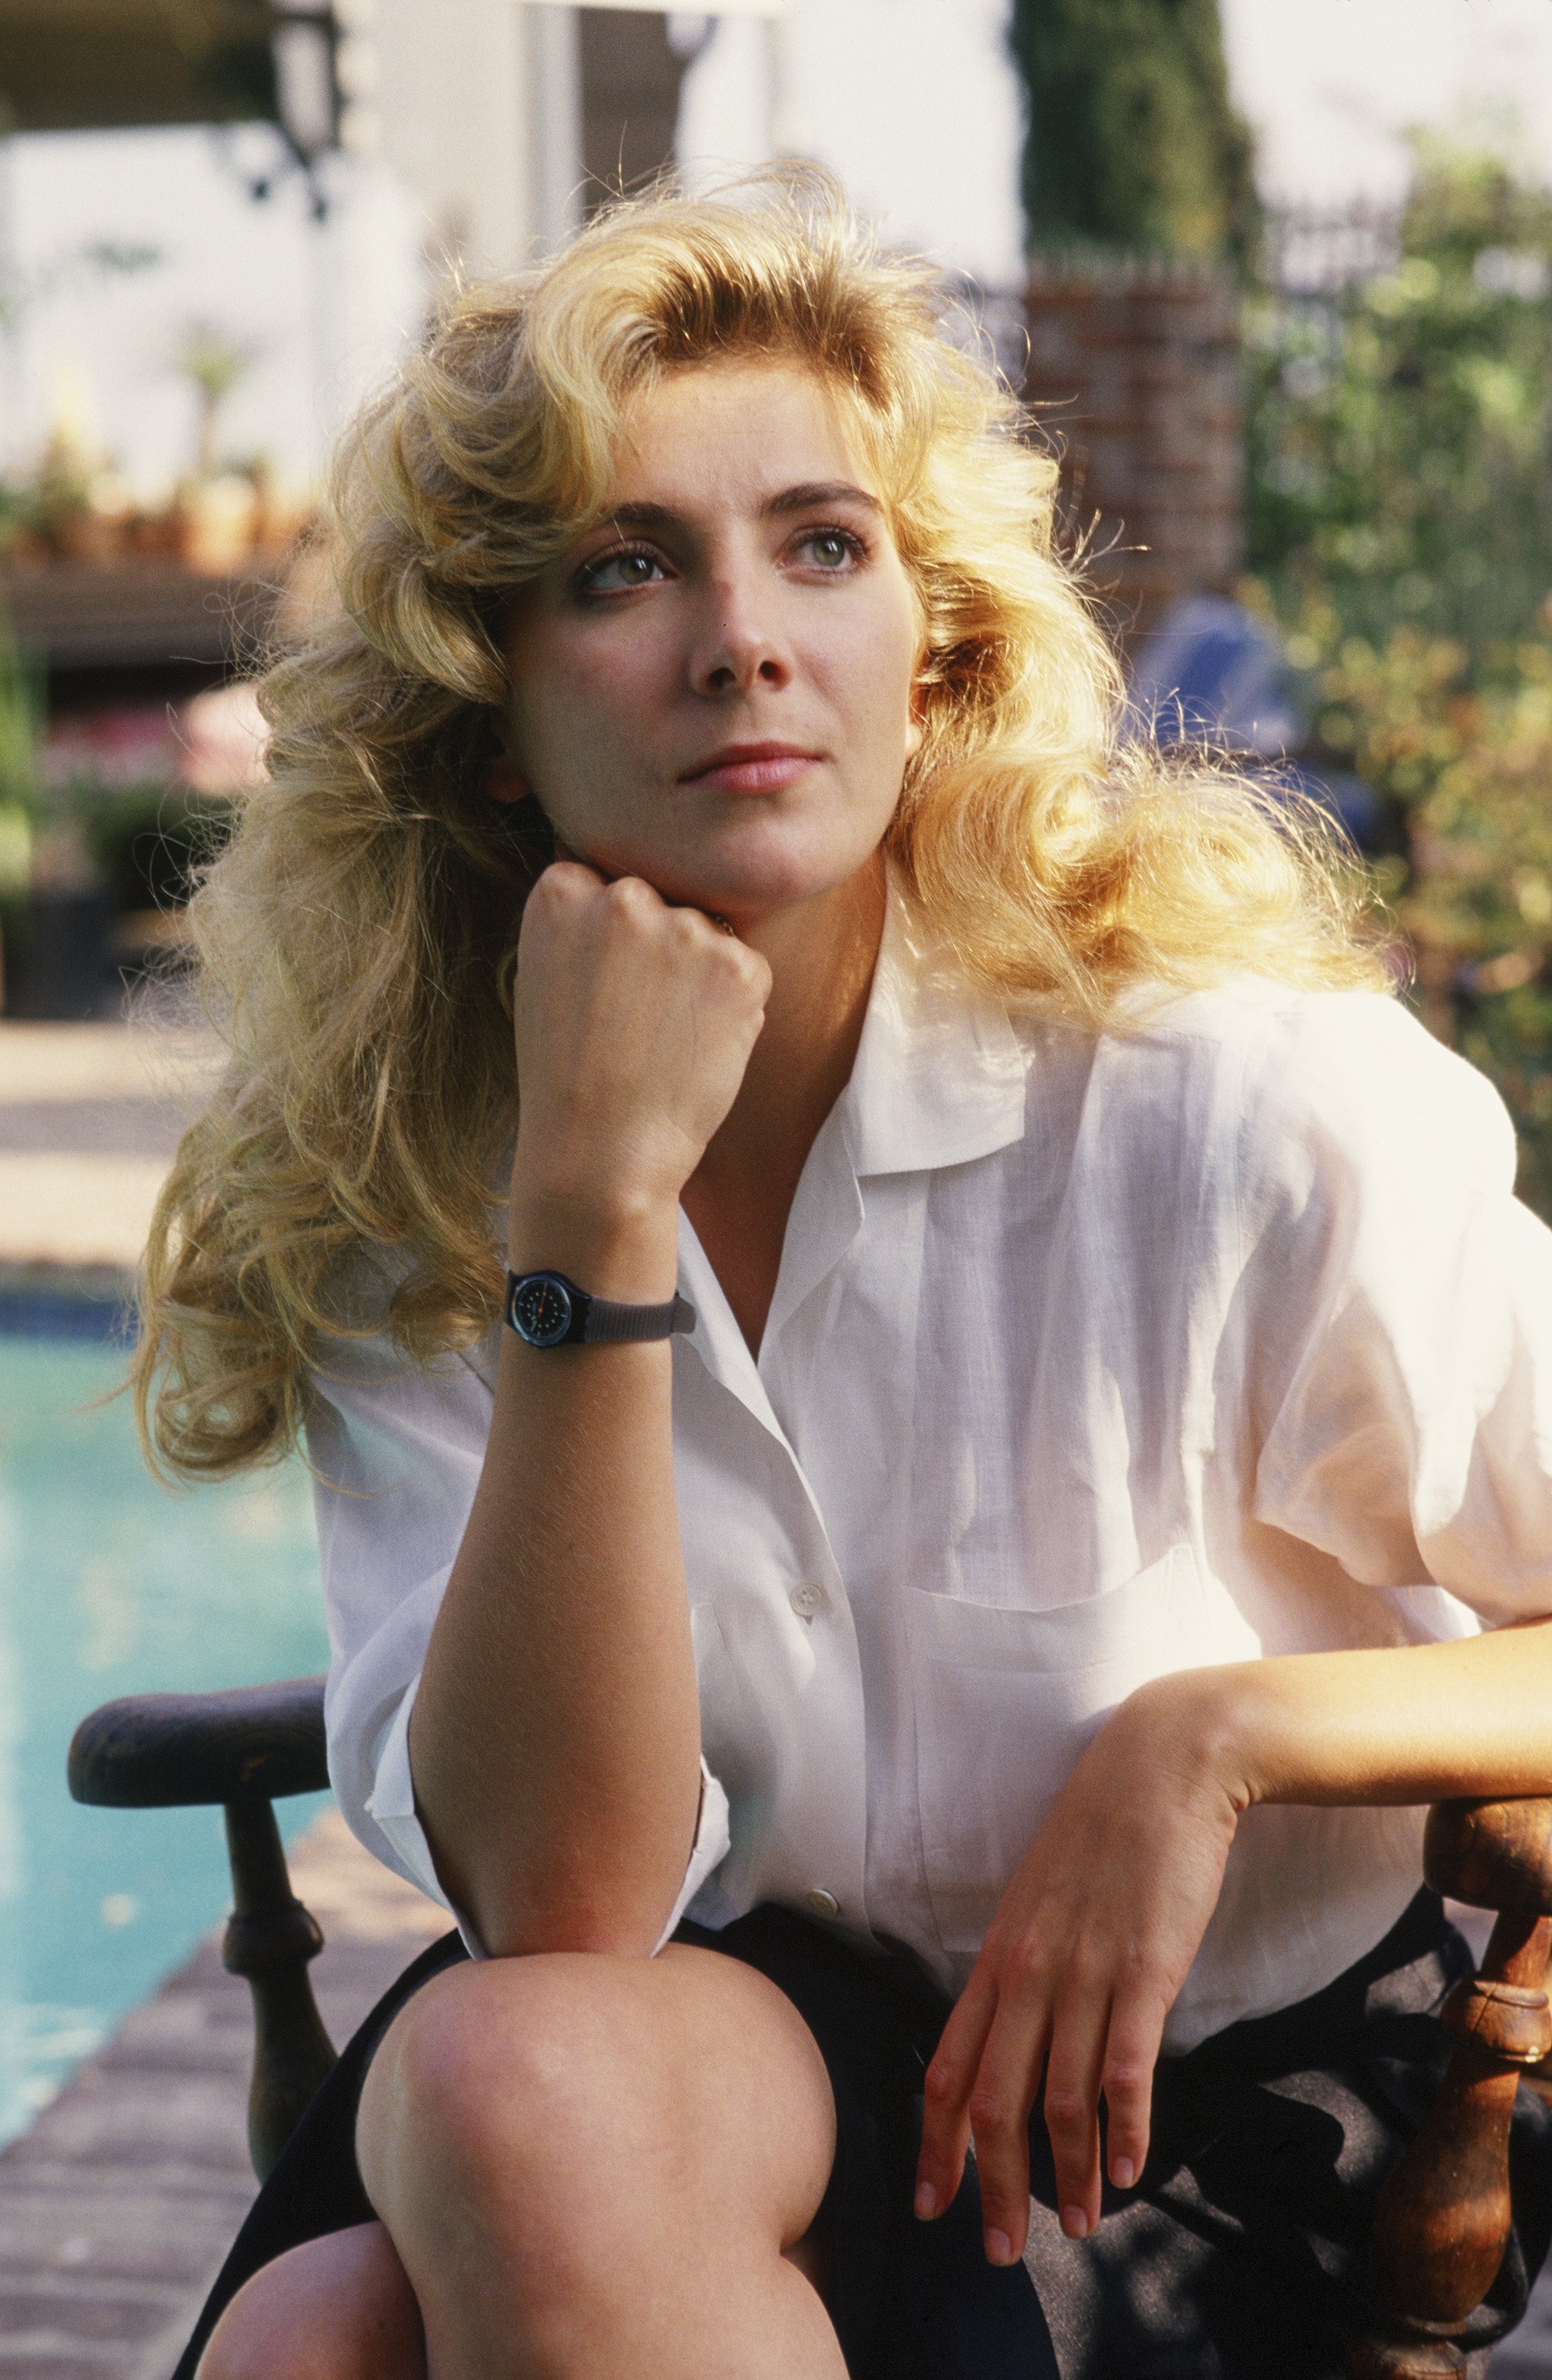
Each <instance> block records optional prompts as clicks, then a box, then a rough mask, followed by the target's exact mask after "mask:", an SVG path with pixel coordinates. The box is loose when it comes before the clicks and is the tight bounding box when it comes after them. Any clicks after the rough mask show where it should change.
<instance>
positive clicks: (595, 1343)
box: [582, 1291, 696, 1347]
mask: <svg viewBox="0 0 1552 2380" xmlns="http://www.w3.org/2000/svg"><path fill="white" fill-rule="evenodd" d="M584 1295H587V1296H588V1310H587V1312H586V1314H585V1315H584V1316H583V1318H582V1344H583V1345H584V1346H585V1347H605V1346H609V1345H611V1344H614V1345H618V1344H619V1343H620V1342H623V1341H626V1340H635V1339H671V1338H673V1334H674V1332H675V1331H676V1330H694V1329H695V1326H696V1310H695V1307H694V1306H693V1305H691V1304H690V1301H689V1299H688V1298H687V1297H681V1296H680V1295H679V1293H678V1292H677V1291H675V1292H674V1294H673V1296H672V1297H671V1298H670V1299H669V1300H668V1303H667V1304H666V1305H620V1304H618V1303H616V1302H615V1301H614V1300H613V1299H612V1298H608V1297H593V1296H591V1295H588V1293H587V1292H584Z"/></svg>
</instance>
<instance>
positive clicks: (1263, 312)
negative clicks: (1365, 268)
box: [1246, 137, 1552, 660]
mask: <svg viewBox="0 0 1552 2380" xmlns="http://www.w3.org/2000/svg"><path fill="white" fill-rule="evenodd" d="M1414 159H1415V170H1414V178H1413V188H1412V193H1411V196H1410V199H1409V200H1408V202H1407V204H1406V206H1405V207H1404V209H1403V210H1402V212H1401V214H1400V221H1399V224H1398V225H1397V240H1396V253H1395V256H1394V259H1393V261H1391V262H1390V264H1389V265H1388V269H1385V270H1382V271H1379V272H1377V273H1372V274H1369V275H1366V276H1364V277H1363V278H1357V279H1354V280H1353V281H1352V283H1351V284H1350V285H1347V286H1345V287H1339V288H1338V289H1336V290H1334V291H1315V292H1311V293H1309V294H1307V295H1304V296H1300V295H1299V294H1297V293H1293V292H1290V291H1288V290H1264V291H1263V292H1261V293H1260V294H1259V295H1257V296H1255V297H1254V298H1253V299H1252V301H1251V303H1250V305H1249V307H1248V309H1247V315H1246V334H1247V335H1246V349H1247V368H1248V373H1249V386H1248V392H1247V393H1248V397H1249V407H1248V420H1249V429H1250V443H1249V555H1250V565H1251V568H1252V569H1253V570H1254V571H1255V573H1256V574H1257V575H1258V576H1259V577H1262V578H1263V579H1264V580H1265V581H1266V582H1267V584H1268V586H1270V587H1271V588H1272V589H1273V591H1274V593H1275V595H1276V597H1277V598H1278V601H1279V609H1280V610H1283V611H1285V612H1287V611H1296V610H1297V608H1298V605H1299V603H1300V601H1301V600H1302V598H1303V593H1304V591H1305V590H1306V589H1316V590H1318V593H1319V596H1320V597H1321V599H1322V600H1323V601H1328V602H1329V603H1330V604H1332V605H1333V606H1334V607H1335V609H1336V610H1337V612H1338V613H1340V617H1341V619H1342V621H1343V623H1344V624H1345V625H1346V626H1347V627H1348V628H1349V629H1350V630H1352V631H1354V632H1356V633H1357V634H1359V635H1363V636H1368V637H1378V638H1379V639H1380V640H1382V641H1383V639H1384V638H1385V637H1387V636H1388V634H1389V632H1390V630H1391V629H1392V628H1393V627H1394V626H1396V625H1399V624H1400V622H1402V621H1411V622H1414V623H1415V624H1416V625H1417V626H1418V627H1419V628H1420V629H1422V630H1425V631H1426V632H1431V633H1434V634H1437V635H1442V636H1446V637H1457V638H1459V639H1460V640H1461V642H1462V643H1463V644H1464V645H1465V646H1466V648H1467V650H1468V651H1469V652H1470V653H1471V654H1472V655H1473V660H1474V658H1475V657H1476V656H1477V655H1479V654H1480V653H1481V652H1482V651H1483V650H1484V649H1485V647H1487V646H1489V645H1491V644H1493V643H1494V642H1496V641H1501V640H1503V639H1513V638H1516V637H1522V636H1524V635H1526V634H1527V633H1529V632H1530V631H1531V629H1532V628H1533V626H1534V622H1535V618H1536V613H1537V610H1538V607H1539V606H1540V605H1541V603H1542V602H1543V601H1544V599H1545V598H1546V592H1547V589H1548V587H1549V586H1552V444H1549V433H1552V306H1549V305H1548V303H1547V299H1548V296H1549V294H1552V190H1546V189H1543V188H1536V187H1534V185H1532V184H1530V183H1528V182H1527V181H1525V180H1523V179H1522V177H1520V176H1518V175H1517V174H1515V173H1514V172H1513V171H1512V169H1511V168H1510V166H1509V165H1508V164H1505V163H1504V161H1503V160H1502V159H1501V158H1498V157H1495V156H1492V155H1488V154H1483V153H1481V152H1475V151H1472V150H1466V149H1461V148H1456V147H1451V146H1450V145H1449V144H1448V143H1446V142H1445V141H1443V140H1439V139H1437V138H1436V137H1429V138H1421V137H1420V138H1418V139H1417V140H1416V141H1415V142H1414Z"/></svg>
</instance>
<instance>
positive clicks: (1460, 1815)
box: [1348, 1800, 1552, 2380]
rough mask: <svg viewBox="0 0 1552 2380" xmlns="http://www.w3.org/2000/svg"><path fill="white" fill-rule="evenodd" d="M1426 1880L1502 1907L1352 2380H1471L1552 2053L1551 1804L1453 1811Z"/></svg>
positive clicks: (1377, 2238) (1396, 2196) (1461, 2016)
mask: <svg viewBox="0 0 1552 2380" xmlns="http://www.w3.org/2000/svg"><path fill="white" fill-rule="evenodd" d="M1424 1874H1425V1876H1426V1878H1427V1881H1428V1882H1429V1883H1430V1884H1431V1885H1432V1886H1433V1887H1434V1888H1435V1889H1436V1890H1437V1891H1438V1892H1441V1893H1446V1894H1448V1895H1449V1897H1450V1898H1451V1899H1453V1900H1463V1901H1466V1902H1468V1903H1469V1904H1470V1905H1471V1906H1473V1908H1478V1909H1490V1910H1493V1911H1495V1912H1497V1916H1496V1920H1495V1923H1494V1926H1493V1932H1492V1936H1491V1937H1490V1939H1489V1941H1488V1944H1487V1949H1486V1952H1485V1956H1484V1958H1483V1961H1482V1967H1481V1971H1480V1973H1478V1974H1476V1975H1475V1976H1472V1977H1468V1978H1467V1979H1466V1980H1465V1981H1464V1982H1462V1983H1460V1984H1458V1985H1456V1987H1455V1989H1454V1990H1453V1991H1452V1992H1451V1993H1450V1994H1449V1998H1448V1999H1447V2000H1446V2001H1445V2004H1444V2007H1443V2008H1442V2010H1440V2012H1439V2014H1440V2021H1441V2022H1442V2023H1443V2025H1444V2028H1445V2030H1446V2032H1447V2033H1448V2034H1449V2035H1450V2037H1451V2039H1452V2042H1453V2045H1454V2046H1453V2048H1452V2050H1451V2053H1450V2059H1449V2069H1448V2070H1447V2072H1446V2074H1445V2078H1444V2081H1443V2083H1442V2084H1441V2085H1440V2088H1439V2093H1438V2096H1437V2099H1436V2100H1435V2102H1434V2105H1433V2107H1431V2108H1430V2109H1429V2111H1428V2114H1427V2116H1426V2117H1425V2119H1424V2121H1423V2124H1422V2125H1421V2127H1420V2128H1419V2130H1418V2132H1417V2134H1416V2136H1415V2138H1414V2139H1413V2142H1412V2143H1411V2144H1410V2146H1409V2147H1408V2148H1407V2150H1406V2151H1405V2153H1404V2155H1402V2156H1401V2158H1400V2161H1399V2163H1398V2164H1397V2165H1396V2167H1395V2168H1394V2169H1393V2170H1392V2172H1391V2173H1390V2174H1389V2176H1388V2179H1387V2180H1386V2183H1385V2186H1384V2188H1383V2190H1382V2191H1381V2192H1380V2196H1379V2202H1378V2205H1377V2207H1376V2215H1375V2228H1374V2240H1373V2266H1374V2276H1375V2282H1376V2296H1377V2301H1378V2305H1379V2309H1380V2314H1381V2325H1380V2327H1379V2328H1378V2329H1377V2330H1376V2331H1375V2332H1373V2333H1371V2334H1370V2335H1368V2336H1367V2337H1365V2338H1361V2339H1358V2340H1356V2341H1355V2342H1354V2343H1353V2346H1352V2350H1350V2354H1349V2362H1348V2368H1349V2371H1350V2373H1351V2374H1352V2375H1353V2380H1443V2375H1449V2374H1458V2373H1462V2372H1464V2371H1465V2369H1466V2363H1465V2358H1464V2356H1463V2355H1462V2353H1461V2349H1460V2348H1459V2347H1458V2346H1457V2345H1456V2343H1455V2342H1456V2340H1457V2339H1458V2338H1460V2336H1461V2333H1462V2332H1463V2331H1464V2329H1465V2327H1466V2325H1467V2323H1468V2322H1469V2320H1470V2318H1471V2316H1472V2314H1473V2313H1474V2312H1475V2311H1476V2308H1477V2307H1478V2306H1479V2305H1480V2304H1481V2302H1482V2301H1483V2299H1484V2298H1485V2296H1486V2294H1487V2292H1488V2290H1489V2289H1491V2288H1492V2286H1493V2283H1494V2281H1495V2280H1496V2279H1497V2273H1498V2267H1499V2265H1501V2264H1502V2262H1503V2255H1504V2249H1505V2247H1506V2245H1507V2243H1508V2240H1509V2234H1510V2222H1511V2210H1510V2192H1509V2127H1510V2117H1511V2116H1512V2114H1513V2111H1514V2100H1515V2094H1516V2093H1517V2091H1518V2089H1519V2087H1520V2083H1521V2081H1522V2079H1523V2078H1526V2077H1528V2076H1530V2074H1531V2070H1532V2069H1534V2068H1535V2067H1537V2066H1539V2065H1541V2064H1542V2062H1543V2061H1544V2060H1546V2058H1547V2053H1548V2051H1552V2013H1549V2011H1548V2007H1547V2000H1546V1991H1545V1988H1544V1985H1545V1984H1546V1967H1547V1958H1548V1952H1549V1950H1552V1802H1548V1801H1541V1800H1535V1801H1530V1800H1527V1801H1521V1802H1441V1803H1438V1804H1437V1806H1436V1807H1435V1808H1434V1809H1433V1810H1432V1811H1431V1812H1430V1813H1429V1816H1428V1825H1427V1831H1426V1834H1425V1840H1424Z"/></svg>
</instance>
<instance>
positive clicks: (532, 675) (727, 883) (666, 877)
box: [506, 361, 920, 926]
mask: <svg viewBox="0 0 1552 2380" xmlns="http://www.w3.org/2000/svg"><path fill="white" fill-rule="evenodd" d="M627 430H628V433H629V436H628V443H627V444H626V446H625V450H624V458H623V460H622V463H621V467H620V474H619V479H618V481H617V483H616V485H615V488H614V490H613V492H612V503H611V506H610V510H609V513H608V515H607V516H605V517H604V518H603V519H602V520H600V522H599V524H598V526H597V527H596V528H591V529H589V530H588V532H587V533H586V535H584V536H583V537H581V538H579V539H578V540H577V542H576V545H575V547H573V548H572V550H571V551H570V552H569V553H567V554H565V555H564V557H563V558H562V559H561V560H560V561H559V562H557V563H555V564H554V565H552V567H551V568H550V569H549V570H547V571H546V572H545V573H544V574H543V576H542V577H540V578H539V579H537V580H535V581H534V582H533V583H532V585H531V586H529V587H527V588H526V589H524V591H523V594H522V595H521V597H520V598H519V599H518V601H517V603H516V605H515V608H514V613H513V615H512V619H511V623H510V627H509V632H508V637H507V644H506V656H507V662H508V666H509V669H510V673H511V679H512V723H511V734H510V748H511V753H512V758H513V759H514V761H515V765H516V767H517V769H518V770H519V771H521V774H522V776H523V778H524V779H526V781H527V784H528V786H529V787H531V789H532V791H533V793H534V794H535V795H536V796H537V797H538V800H539V802H540V806H541V807H542V808H543V809H544V811H545V812H546V814H547V816H548V817H549V819H550V820H551V823H552V825H553V827H554V828H555V831H556V833H557V834H558V836H559V838H560V840H561V842H562V843H563V844H565V845H566V846H567V847H568V848H569V850H570V851H572V852H573V853H575V854H576V856H577V857H579V858H582V859H586V860H588V861H589V862H590V863H591V864H592V865H593V866H595V867H597V868H600V869H602V870H603V872H604V873H605V874H607V875H610V876H623V875H632V876H641V877H645V878H646V880H648V882H649V883H650V884H653V885H655V886H656V888H657V889H658V891H659V892H661V893H662V894H663V895H664V896H665V897H666V898H667V899H670V900H673V901H683V902H688V903H693V904H694V905H697V906H698V907H702V908H706V909H710V910H715V911H718V912H720V913H721V914H722V915H723V916H725V917H729V918H731V919H732V921H733V922H734V924H735V925H739V926H742V925H745V924H749V923H753V922H754V921H755V920H756V919H758V918H759V917H766V916H770V914H771V913H772V912H774V911H775V910H777V909H780V908H783V907H786V906H788V905H793V904H795V903H798V902H802V901H806V900H810V899H812V898H814V897H815V896H816V895H818V894H822V893H824V892H830V891H832V890H833V889H834V888H835V887H837V886H838V885H840V884H842V883H843V882H845V881H846V880H848V879H850V878H851V877H853V876H855V874H856V872H857V871H858V870H859V869H860V868H863V867H864V866H866V865H867V862H868V861H869V859H870V858H871V856H872V855H873V853H874V852H875V851H876V850H877V848H878V845H879V842H880V840H881V838H882V836H883V833H884V831H885V829H886V827H887V826H888V824H889V821H890V819H891V815H892V813H893V810H894V807H895V802H896V799H897V797H898V795H899V793H900V785H901V780H902V777H903V772H904V768H905V762H906V759H907V757H908V755H909V754H910V753H911V752H912V751H913V750H914V749H915V745H916V743H917V741H918V734H917V729H916V726H915V721H914V718H913V713H912V686H913V681H914V678H915V670H916V663H917V658H918V652H919V649H920V626H919V622H918V617H917V613H916V607H915V600H914V597H913V593H912V589H911V585H910V582H909V580H908V578H907V577H906V573H905V569H904V566H903V564H902V562H901V559H900V556H899V554H898V553H897V552H896V550H895V546H894V542H893V540H892V538H891V534H890V531H889V528H888V527H887V525H886V522H885V517H884V514H883V511H882V508H881V507H880V505H879V503H878V501H877V498H876V497H875V495H874V493H873V492H872V490H871V489H870V487H869V485H868V481H867V475H866V474H865V472H864V471H863V469H862V468H861V467H860V465H859V463H858V460H857V457H856V455H855V452H854V451H853V447H852V443H851V442H850V441H849V440H848V439H847V437H846V435H845V431H844V427H843V416H842V412H841V409H840V407H838V406H837V405H836V403H835V402H834V400H833V399H832V397H831V394H830V392H829V390H828V389H827V387H826V386H825V384H824V383H823V382H821V381H820V380H818V379H817V378H816V377H815V376H814V375H813V374H812V373H810V372H808V371H806V370H803V369H802V368H801V367H798V366H795V365H787V364H780V363H766V362H743V361H734V362H729V363H719V364H713V365H709V366H705V367H701V368H697V369H690V370H681V371H678V372H675V373H673V374H672V375H670V376H669V377H668V378H667V379H665V380H664V381H663V382H662V383H660V384H659V385H658V386H657V387H656V388H654V389H652V390H650V391H649V392H647V393H646V394H644V395H642V396H641V397H640V398H639V399H638V400H637V404H636V406H635V407H634V409H633V411H632V413H631V414H630V415H629V416H628V418H627Z"/></svg>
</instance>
